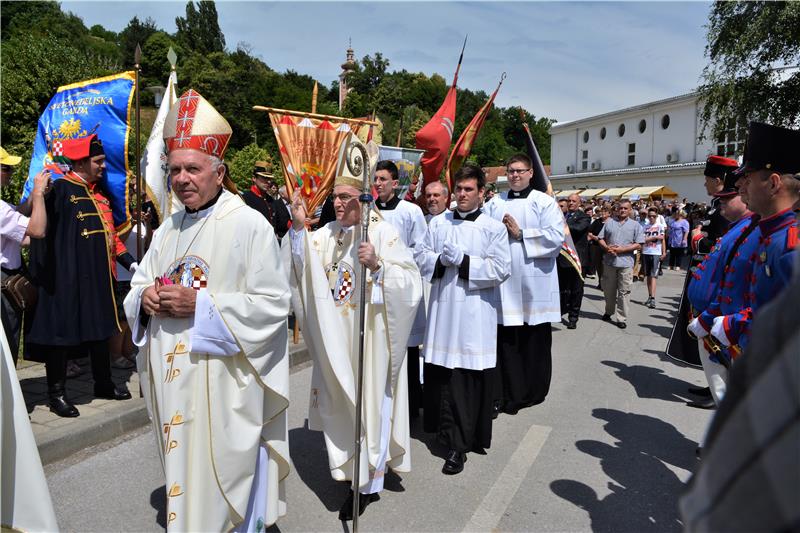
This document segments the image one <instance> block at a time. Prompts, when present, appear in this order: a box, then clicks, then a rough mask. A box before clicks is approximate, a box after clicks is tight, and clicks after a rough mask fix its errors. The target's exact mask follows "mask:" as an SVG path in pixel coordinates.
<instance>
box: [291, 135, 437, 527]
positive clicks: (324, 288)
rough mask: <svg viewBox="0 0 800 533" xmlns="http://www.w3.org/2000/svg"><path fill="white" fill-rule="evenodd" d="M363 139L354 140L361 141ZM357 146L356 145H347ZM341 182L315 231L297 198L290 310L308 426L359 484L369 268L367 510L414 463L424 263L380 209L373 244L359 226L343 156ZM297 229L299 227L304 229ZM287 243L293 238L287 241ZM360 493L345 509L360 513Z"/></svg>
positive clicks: (332, 461) (339, 476) (340, 469)
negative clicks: (414, 344) (307, 358)
mask: <svg viewBox="0 0 800 533" xmlns="http://www.w3.org/2000/svg"><path fill="white" fill-rule="evenodd" d="M358 142H359V141H358V139H357V138H356V137H355V136H352V135H351V137H350V139H349V140H348V143H358ZM348 146H349V144H348ZM345 152H346V151H343V152H342V159H341V161H340V162H339V168H338V170H337V174H336V180H335V182H334V188H333V205H334V210H335V212H336V220H335V221H333V222H330V223H328V224H326V225H325V226H323V227H322V228H320V229H318V230H316V231H314V232H309V231H307V230H305V229H302V228H304V227H305V218H306V217H305V212H304V209H303V207H302V203H301V202H302V199H301V198H300V197H299V195H296V197H295V198H294V200H293V204H292V217H293V221H292V229H291V230H290V231H289V233H288V234H287V235H288V236H289V237H290V238H289V239H284V242H285V243H288V242H290V246H291V264H290V266H289V275H290V281H291V287H292V307H293V308H294V309H295V312H296V313H297V318H298V320H299V321H300V328H301V329H302V331H303V337H304V339H305V341H306V345H307V346H308V348H309V351H310V352H311V355H312V358H313V361H314V369H313V372H312V378H311V398H310V407H309V415H308V425H309V428H310V429H312V430H321V431H323V432H324V434H325V444H326V446H327V450H328V463H329V467H330V471H331V475H332V476H333V478H334V479H336V480H337V481H345V480H351V479H352V476H353V472H354V466H355V461H354V459H355V457H354V456H355V444H354V440H355V438H354V436H355V416H356V415H355V405H356V397H355V392H356V380H357V376H356V373H355V372H356V366H357V361H358V349H359V345H358V343H359V324H358V317H359V306H360V297H359V294H358V288H359V286H360V276H361V271H362V269H361V266H362V265H365V266H367V280H366V281H367V292H366V310H365V312H366V318H365V330H364V343H365V348H364V351H365V358H364V368H363V373H364V388H363V411H362V420H363V425H362V428H363V432H364V435H363V440H362V446H361V456H360V458H358V465H359V468H360V470H359V479H360V487H359V492H360V494H361V496H360V498H361V499H360V510H361V511H363V510H364V508H365V507H366V505H367V504H369V503H370V502H372V501H375V500H376V499H377V493H378V492H380V491H381V490H382V489H383V481H384V476H385V475H386V469H387V467H391V468H392V469H393V470H395V471H397V472H408V471H409V470H410V468H411V457H410V452H411V443H410V434H409V420H408V396H407V395H408V383H407V374H406V372H407V371H406V357H405V355H406V344H407V341H408V336H409V333H410V331H411V326H412V324H413V321H414V316H415V314H416V310H417V305H418V303H419V301H420V298H421V296H422V285H421V281H420V275H419V269H418V268H417V265H416V263H415V262H414V258H413V255H412V254H411V252H410V251H409V250H408V248H406V246H405V245H404V244H403V241H402V239H401V238H400V236H399V235H398V233H397V230H396V229H395V228H394V227H392V225H391V224H389V223H388V222H385V221H383V220H381V218H380V216H379V215H378V214H377V213H375V212H372V213H371V215H370V218H369V230H368V236H369V242H368V243H362V242H361V241H362V235H361V226H360V224H359V218H360V209H361V206H360V204H359V201H358V196H359V194H360V193H361V191H360V187H361V183H362V182H361V180H360V179H358V178H356V177H355V176H352V175H351V174H350V173H349V169H347V168H346V164H345V161H344V153H345ZM295 228H301V229H300V230H299V231H296V230H295ZM284 246H287V244H284ZM352 498H353V493H352V492H351V493H350V494H349V496H348V498H347V499H346V500H345V502H344V504H343V505H342V507H341V510H340V512H339V518H340V519H342V520H349V519H352V506H353V500H352Z"/></svg>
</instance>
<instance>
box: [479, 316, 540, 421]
mask: <svg viewBox="0 0 800 533" xmlns="http://www.w3.org/2000/svg"><path fill="white" fill-rule="evenodd" d="M552 344H553V331H552V327H551V326H550V323H549V322H546V323H544V324H537V325H535V326H529V325H527V324H525V325H523V326H501V325H498V326H497V372H498V374H499V375H498V376H497V379H496V380H495V384H496V387H495V389H496V390H495V393H494V396H495V400H496V401H497V402H498V403H499V405H500V409H501V410H502V411H504V412H510V413H514V412H516V411H518V410H520V409H522V408H524V407H530V406H531V405H536V404H539V403H542V402H543V401H544V399H545V397H546V396H547V393H548V392H550V378H551V376H552V372H553V362H552V353H551V348H552Z"/></svg>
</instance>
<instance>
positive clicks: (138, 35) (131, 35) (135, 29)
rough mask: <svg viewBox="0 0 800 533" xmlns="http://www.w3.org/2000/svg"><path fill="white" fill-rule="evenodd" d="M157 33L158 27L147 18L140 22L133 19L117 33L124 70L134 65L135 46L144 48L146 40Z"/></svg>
mask: <svg viewBox="0 0 800 533" xmlns="http://www.w3.org/2000/svg"><path fill="white" fill-rule="evenodd" d="M157 31H158V27H157V26H156V22H155V21H154V20H153V19H152V18H150V17H147V19H145V21H144V22H142V21H140V20H139V17H133V18H132V19H131V20H130V22H128V25H127V26H125V29H124V30H122V31H121V32H119V53H120V56H121V58H122V64H123V66H124V67H125V68H131V67H133V65H134V64H135V59H136V46H137V45H139V46H144V43H146V42H147V39H149V38H150V36H151V35H153V34H154V33H155V32H157Z"/></svg>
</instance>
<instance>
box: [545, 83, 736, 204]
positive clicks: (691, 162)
mask: <svg viewBox="0 0 800 533" xmlns="http://www.w3.org/2000/svg"><path fill="white" fill-rule="evenodd" d="M700 106H701V104H700V103H699V102H698V94H697V93H690V94H685V95H681V96H675V97H672V98H667V99H665V100H658V101H655V102H650V103H647V104H642V105H637V106H634V107H629V108H626V109H620V110H618V111H612V112H610V113H604V114H602V115H597V116H594V117H589V118H584V119H580V120H575V121H572V122H565V123H561V124H555V125H553V126H552V127H551V128H550V136H551V138H550V167H551V175H550V180H551V181H552V184H553V189H555V190H568V189H603V188H618V187H625V188H627V187H655V186H667V187H669V188H670V189H672V190H673V191H675V192H676V193H678V197H679V198H684V197H685V198H687V199H688V200H689V201H708V196H707V195H706V192H705V188H704V187H703V169H704V167H705V161H706V158H707V157H708V156H709V155H711V154H717V155H725V156H728V157H738V156H739V155H740V154H741V153H742V151H743V150H744V138H745V135H746V126H744V125H740V126H738V127H736V126H734V127H733V128H732V129H730V130H728V131H727V132H726V133H725V135H724V136H722V137H721V138H717V139H714V138H711V136H710V134H706V135H705V136H704V140H703V141H702V142H701V141H699V140H698V139H699V138H700V133H701V132H700V122H701V121H700V111H701V108H700ZM601 196H602V195H601Z"/></svg>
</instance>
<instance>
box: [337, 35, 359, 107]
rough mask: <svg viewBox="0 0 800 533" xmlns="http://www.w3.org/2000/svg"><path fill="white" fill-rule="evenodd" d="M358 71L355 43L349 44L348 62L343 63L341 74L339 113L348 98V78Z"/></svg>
mask: <svg viewBox="0 0 800 533" xmlns="http://www.w3.org/2000/svg"><path fill="white" fill-rule="evenodd" d="M355 70H356V60H355V56H354V54H353V42H352V40H351V41H350V42H349V43H348V47H347V60H346V61H345V62H344V63H342V73H341V74H339V111H341V110H342V106H343V105H344V99H345V98H347V92H348V90H349V89H348V88H347V76H348V75H349V74H350V73H351V72H355Z"/></svg>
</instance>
